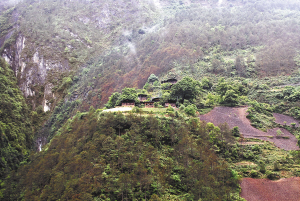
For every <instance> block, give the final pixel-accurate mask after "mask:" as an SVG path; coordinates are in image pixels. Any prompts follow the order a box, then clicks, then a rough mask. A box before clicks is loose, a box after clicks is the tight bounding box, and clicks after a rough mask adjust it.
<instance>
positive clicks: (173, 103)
mask: <svg viewBox="0 0 300 201" xmlns="http://www.w3.org/2000/svg"><path fill="white" fill-rule="evenodd" d="M169 105H171V107H173V108H176V102H175V101H168V102H165V107H169Z"/></svg>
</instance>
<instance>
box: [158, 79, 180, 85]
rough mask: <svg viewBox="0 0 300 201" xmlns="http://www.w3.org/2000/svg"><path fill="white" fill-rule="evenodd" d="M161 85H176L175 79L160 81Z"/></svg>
mask: <svg viewBox="0 0 300 201" xmlns="http://www.w3.org/2000/svg"><path fill="white" fill-rule="evenodd" d="M161 83H162V84H164V83H170V84H176V83H177V79H175V78H171V79H167V80H163V81H161Z"/></svg>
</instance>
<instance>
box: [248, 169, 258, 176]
mask: <svg viewBox="0 0 300 201" xmlns="http://www.w3.org/2000/svg"><path fill="white" fill-rule="evenodd" d="M250 177H252V178H257V177H258V172H257V171H256V170H251V172H250Z"/></svg>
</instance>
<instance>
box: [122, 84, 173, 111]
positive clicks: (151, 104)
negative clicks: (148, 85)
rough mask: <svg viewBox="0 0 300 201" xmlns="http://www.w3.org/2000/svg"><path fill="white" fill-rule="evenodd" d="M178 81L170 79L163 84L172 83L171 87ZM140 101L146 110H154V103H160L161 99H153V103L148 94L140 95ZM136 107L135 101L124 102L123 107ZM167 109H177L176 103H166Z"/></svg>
mask: <svg viewBox="0 0 300 201" xmlns="http://www.w3.org/2000/svg"><path fill="white" fill-rule="evenodd" d="M176 82H177V80H176V79H168V80H164V81H162V82H161V83H162V84H163V83H170V84H171V85H173V84H176ZM138 99H139V101H140V105H143V106H144V107H145V108H154V103H156V102H160V98H159V97H155V98H151V101H149V100H148V95H147V94H138ZM135 105H136V102H135V101H134V100H123V101H122V107H134V106H135ZM164 105H165V107H169V105H171V107H176V102H175V101H171V100H169V101H167V102H165V103H164Z"/></svg>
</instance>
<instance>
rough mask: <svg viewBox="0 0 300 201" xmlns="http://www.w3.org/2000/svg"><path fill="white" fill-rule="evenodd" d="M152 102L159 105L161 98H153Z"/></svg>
mask: <svg viewBox="0 0 300 201" xmlns="http://www.w3.org/2000/svg"><path fill="white" fill-rule="evenodd" d="M152 101H153V102H155V103H157V102H159V101H160V98H158V97H157V98H152Z"/></svg>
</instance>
